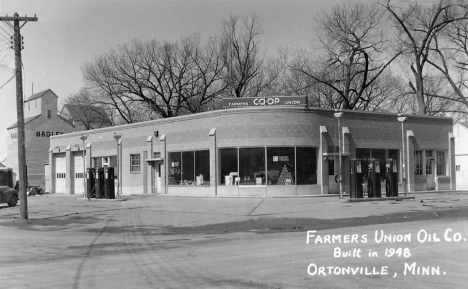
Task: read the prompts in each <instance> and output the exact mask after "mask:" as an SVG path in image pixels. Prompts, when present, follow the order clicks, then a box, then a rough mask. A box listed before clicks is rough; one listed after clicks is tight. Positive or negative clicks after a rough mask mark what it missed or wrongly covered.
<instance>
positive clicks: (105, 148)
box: [49, 106, 455, 196]
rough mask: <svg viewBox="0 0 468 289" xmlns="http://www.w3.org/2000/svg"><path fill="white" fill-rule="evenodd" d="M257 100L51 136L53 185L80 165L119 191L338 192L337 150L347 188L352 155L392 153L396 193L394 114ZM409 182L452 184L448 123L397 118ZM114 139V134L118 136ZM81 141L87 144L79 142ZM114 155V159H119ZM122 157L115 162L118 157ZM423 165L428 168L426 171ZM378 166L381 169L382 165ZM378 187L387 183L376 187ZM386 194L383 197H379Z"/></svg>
mask: <svg viewBox="0 0 468 289" xmlns="http://www.w3.org/2000/svg"><path fill="white" fill-rule="evenodd" d="M334 112H335V111H333V110H330V109H319V108H303V107H286V106H262V107H247V108H233V109H224V110H217V111H211V112H205V113H199V114H194V115H187V116H181V117H175V118H170V119H161V120H154V121H148V122H142V123H136V124H130V125H123V126H116V127H108V128H102V129H97V130H93V131H87V132H86V134H87V139H86V141H85V142H83V141H82V139H81V138H80V136H81V133H70V134H65V135H57V136H53V137H51V144H50V146H51V148H50V151H49V163H50V164H51V165H50V167H49V173H50V175H51V176H52V177H51V188H52V191H55V192H62V193H67V194H73V193H82V192H83V185H82V183H80V181H79V180H78V179H77V178H76V177H77V176H79V173H80V172H82V171H83V165H82V160H83V159H82V157H83V149H85V154H86V157H85V161H86V167H94V168H99V167H102V166H105V165H108V166H110V167H114V168H115V172H116V174H117V171H118V170H117V168H119V171H120V177H119V180H120V188H121V192H122V193H123V194H126V195H129V194H141V193H161V194H174V195H234V196H238V195H246V196H252V195H316V194H330V193H331V194H335V193H338V185H337V182H336V176H337V174H338V171H339V166H338V163H339V160H338V158H339V155H340V153H339V152H338V150H337V149H338V148H339V147H341V157H342V172H343V190H344V192H346V193H348V192H349V191H350V182H351V180H350V178H351V175H350V160H351V159H353V158H374V159H379V160H381V164H385V160H386V159H389V158H393V159H395V161H396V164H397V166H398V174H399V177H398V178H399V190H400V191H401V190H402V186H401V179H402V170H401V169H402V165H401V164H402V162H401V159H402V158H401V155H402V154H401V152H402V150H401V148H402V125H401V123H399V122H398V121H397V116H396V115H395V114H388V113H373V112H362V111H344V114H343V116H342V117H341V119H340V126H341V130H340V131H341V140H342V143H341V146H339V144H338V139H339V137H338V131H339V129H338V125H337V119H336V118H335V117H334ZM403 129H404V135H405V155H406V164H407V166H406V168H407V180H408V182H407V188H408V190H409V191H410V192H412V191H421V190H427V189H431V188H434V189H439V190H445V189H447V190H448V189H455V155H454V147H455V145H454V135H453V133H452V129H453V124H452V119H450V118H442V117H430V116H408V119H407V120H406V122H405V123H404V128H403ZM115 135H121V138H120V139H119V140H116V138H114V136H115ZM83 146H84V147H83ZM117 153H119V156H120V157H119V158H117ZM118 160H119V161H118ZM428 163H429V164H430V165H429V166H430V168H431V171H427V172H426V171H425V170H423V169H422V168H423V166H424V165H425V164H428ZM383 170H385V165H384V167H383ZM382 187H383V190H384V191H385V184H384V183H382ZM384 195H385V194H384Z"/></svg>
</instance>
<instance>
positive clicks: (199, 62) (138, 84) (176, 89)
mask: <svg viewBox="0 0 468 289" xmlns="http://www.w3.org/2000/svg"><path fill="white" fill-rule="evenodd" d="M82 71H83V75H84V79H85V81H86V83H87V85H88V87H89V88H90V89H91V90H92V91H93V92H94V94H95V95H99V98H100V102H102V103H105V104H106V105H108V106H112V107H113V108H114V109H115V111H116V112H117V113H118V114H119V115H120V117H121V118H122V120H123V121H124V122H125V123H132V122H138V121H141V120H142V118H143V117H142V116H144V118H146V119H145V120H147V119H156V118H167V117H173V116H177V115H182V114H187V113H196V112H199V111H203V110H204V109H206V108H205V106H207V105H208V104H209V103H210V102H212V101H214V100H215V99H216V98H218V97H219V96H220V95H221V94H222V93H223V92H224V91H225V90H226V88H227V86H226V85H225V84H224V83H223V81H222V78H223V62H222V61H221V57H220V41H219V39H218V38H216V37H213V38H211V39H210V40H209V41H207V42H206V43H204V44H203V43H201V41H200V36H199V35H193V36H191V37H186V38H183V39H182V40H181V41H180V42H176V43H169V42H165V43H160V42H158V41H156V40H152V41H147V42H142V41H139V40H134V41H132V42H129V43H126V44H124V45H121V46H118V47H117V49H111V50H110V51H109V52H107V53H104V54H102V55H99V56H98V57H96V58H95V59H94V60H93V61H92V62H88V63H85V64H84V65H83V67H82ZM135 109H136V110H137V112H135ZM142 112H143V113H142Z"/></svg>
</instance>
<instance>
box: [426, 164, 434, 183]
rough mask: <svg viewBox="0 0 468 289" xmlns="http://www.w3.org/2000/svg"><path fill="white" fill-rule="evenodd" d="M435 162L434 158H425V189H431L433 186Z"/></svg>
mask: <svg viewBox="0 0 468 289" xmlns="http://www.w3.org/2000/svg"><path fill="white" fill-rule="evenodd" d="M434 173H435V162H434V160H431V159H429V160H427V161H426V183H427V189H428V190H433V189H434V188H435V178H434V175H435V174H434Z"/></svg>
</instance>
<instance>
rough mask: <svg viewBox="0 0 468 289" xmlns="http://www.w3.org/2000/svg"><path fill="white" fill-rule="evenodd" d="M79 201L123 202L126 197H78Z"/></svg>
mask: <svg viewBox="0 0 468 289" xmlns="http://www.w3.org/2000/svg"><path fill="white" fill-rule="evenodd" d="M77 200H78V201H88V202H123V201H126V199H123V198H122V199H96V198H89V199H88V198H83V197H81V198H77Z"/></svg>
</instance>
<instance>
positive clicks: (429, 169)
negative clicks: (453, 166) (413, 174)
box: [426, 151, 432, 175]
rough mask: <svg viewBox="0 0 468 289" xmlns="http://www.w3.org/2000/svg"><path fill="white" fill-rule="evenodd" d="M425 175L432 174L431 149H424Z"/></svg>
mask: <svg viewBox="0 0 468 289" xmlns="http://www.w3.org/2000/svg"><path fill="white" fill-rule="evenodd" d="M426 175H432V151H426Z"/></svg>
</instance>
